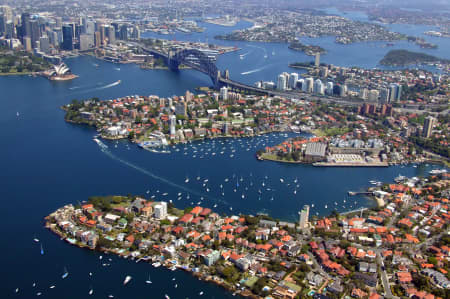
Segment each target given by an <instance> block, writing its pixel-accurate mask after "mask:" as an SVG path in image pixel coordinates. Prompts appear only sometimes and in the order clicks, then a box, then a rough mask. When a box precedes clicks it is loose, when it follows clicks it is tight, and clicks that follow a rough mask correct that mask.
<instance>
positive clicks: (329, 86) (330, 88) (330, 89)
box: [326, 82, 334, 95]
mask: <svg viewBox="0 0 450 299" xmlns="http://www.w3.org/2000/svg"><path fill="white" fill-rule="evenodd" d="M333 85H334V84H333V82H327V89H326V92H327V94H328V95H332V94H333Z"/></svg>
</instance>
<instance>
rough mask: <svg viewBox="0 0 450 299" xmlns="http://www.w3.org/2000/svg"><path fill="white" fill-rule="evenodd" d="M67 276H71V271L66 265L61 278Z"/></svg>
mask: <svg viewBox="0 0 450 299" xmlns="http://www.w3.org/2000/svg"><path fill="white" fill-rule="evenodd" d="M67 276H69V272H68V271H67V268H66V267H64V273H63V275H61V278H62V279H64V278H67Z"/></svg>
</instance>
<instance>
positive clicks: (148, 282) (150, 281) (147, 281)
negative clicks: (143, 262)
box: [145, 274, 152, 284]
mask: <svg viewBox="0 0 450 299" xmlns="http://www.w3.org/2000/svg"><path fill="white" fill-rule="evenodd" d="M145 283H146V284H151V283H152V280H151V279H150V274H149V275H148V280H146V281H145Z"/></svg>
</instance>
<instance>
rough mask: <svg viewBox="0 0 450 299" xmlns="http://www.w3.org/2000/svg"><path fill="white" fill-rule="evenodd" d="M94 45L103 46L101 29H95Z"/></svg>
mask: <svg viewBox="0 0 450 299" xmlns="http://www.w3.org/2000/svg"><path fill="white" fill-rule="evenodd" d="M94 45H95V47H96V48H99V47H101V46H102V39H101V37H100V32H99V31H95V33H94Z"/></svg>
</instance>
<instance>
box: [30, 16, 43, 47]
mask: <svg viewBox="0 0 450 299" xmlns="http://www.w3.org/2000/svg"><path fill="white" fill-rule="evenodd" d="M30 29H31V32H30V34H28V36H29V37H30V38H31V46H32V47H33V49H34V48H36V47H37V45H36V42H37V41H39V37H40V36H41V32H40V28H39V22H38V21H37V20H31V21H30Z"/></svg>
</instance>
